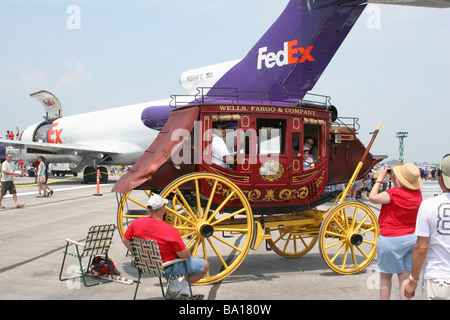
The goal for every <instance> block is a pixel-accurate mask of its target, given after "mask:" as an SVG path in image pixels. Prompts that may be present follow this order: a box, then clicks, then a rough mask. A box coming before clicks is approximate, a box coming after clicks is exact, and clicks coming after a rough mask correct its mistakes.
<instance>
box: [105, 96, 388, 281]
mask: <svg viewBox="0 0 450 320" xmlns="http://www.w3.org/2000/svg"><path fill="white" fill-rule="evenodd" d="M322 99H323V100H324V101H321V100H322ZM217 122H221V123H225V124H226V125H227V126H228V128H227V135H226V138H225V140H226V142H227V145H228V147H229V149H231V154H233V155H234V161H233V163H230V164H229V165H226V166H221V165H218V164H216V163H214V161H213V158H212V155H211V150H212V135H213V133H214V127H215V124H216V123H217ZM357 126H358V123H357V119H352V118H347V119H345V120H343V119H342V118H337V112H336V111H335V109H334V107H332V106H331V105H330V103H329V98H328V97H320V96H319V97H318V99H314V102H312V101H305V100H303V101H301V102H300V103H297V104H295V105H294V104H290V103H283V102H280V101H277V102H275V101H264V102H262V103H261V102H260V103H253V104H252V103H238V102H236V101H235V100H233V99H230V100H229V101H224V100H222V101H220V102H211V101H204V100H200V101H198V103H190V104H188V105H185V106H182V107H178V108H175V109H174V110H173V111H172V113H171V115H170V117H169V119H168V121H167V122H166V124H165V126H164V128H163V129H162V130H161V132H160V133H159V135H158V137H157V138H156V140H155V141H154V142H153V143H152V144H151V145H150V147H149V148H148V149H147V150H146V152H145V153H144V155H143V156H142V157H141V158H140V159H139V160H138V161H137V162H136V164H135V165H134V166H133V167H132V168H131V169H130V170H129V171H128V172H127V173H126V174H125V175H124V176H122V177H121V179H120V180H119V181H118V182H117V183H116V185H115V186H114V188H113V190H114V191H115V192H116V193H117V195H118V213H117V219H118V226H119V232H120V235H121V236H123V234H124V232H125V230H126V228H127V226H128V225H129V223H130V222H131V221H132V220H133V219H135V218H138V217H141V216H144V215H148V211H147V209H146V206H145V204H146V202H147V198H148V196H149V195H150V193H151V192H157V193H159V194H160V195H161V196H162V197H163V198H167V199H169V205H168V206H167V212H166V217H165V219H166V221H167V222H168V223H170V224H172V225H173V226H174V227H175V228H177V229H178V230H179V232H180V234H181V236H182V238H183V239H184V240H185V243H186V245H187V247H188V248H189V249H190V250H191V252H192V254H193V256H196V257H203V258H204V259H207V260H208V261H209V263H210V265H211V268H210V271H209V273H208V274H207V276H206V277H205V278H204V279H202V280H201V281H200V282H199V283H200V284H208V283H213V282H216V281H219V280H221V279H223V278H224V277H226V276H228V275H229V274H231V273H232V272H233V271H234V270H236V268H237V267H238V266H239V265H240V264H241V263H242V261H243V260H244V258H245V256H246V255H247V253H248V251H249V250H250V249H253V250H256V249H257V248H258V247H259V246H260V244H261V243H262V242H263V240H266V244H265V245H266V247H267V249H269V250H273V251H275V252H276V253H277V254H279V255H281V256H283V257H287V258H298V257H301V256H303V255H304V254H306V253H307V252H308V251H310V250H311V249H312V248H313V246H314V245H315V244H316V242H317V241H319V245H320V252H321V254H322V256H323V258H324V260H325V262H326V263H327V264H328V266H329V267H330V268H331V269H332V270H334V271H336V272H338V273H341V274H354V273H357V272H359V271H361V270H363V269H364V268H365V267H366V266H367V265H368V264H369V263H370V262H371V261H372V259H373V258H374V255H375V253H376V239H377V236H378V233H379V227H378V224H377V218H376V216H375V215H374V213H373V212H372V211H371V209H370V208H369V207H367V206H366V205H364V204H362V203H360V202H344V201H343V200H344V199H345V197H346V195H347V193H348V192H349V189H350V188H351V186H352V185H353V182H354V181H355V180H356V179H359V178H361V177H363V176H364V175H365V174H366V173H367V172H368V171H369V170H370V169H371V168H372V167H373V165H374V164H375V163H377V162H378V161H379V160H380V159H376V157H374V156H372V155H371V154H370V153H369V149H370V145H371V144H372V142H373V140H374V138H375V136H376V132H378V129H377V130H376V131H375V134H374V135H373V137H372V141H371V142H370V144H369V146H368V147H367V148H366V147H365V146H364V145H363V144H362V143H361V142H360V141H359V140H358V138H357V137H356V135H357V129H358V128H357ZM306 137H312V138H313V139H314V141H315V145H314V147H313V148H312V156H313V158H314V165H313V166H304V161H305V157H304V153H303V149H304V139H305V138H306ZM339 183H345V184H347V188H345V190H334V191H331V189H333V188H332V186H334V185H337V184H339Z"/></svg>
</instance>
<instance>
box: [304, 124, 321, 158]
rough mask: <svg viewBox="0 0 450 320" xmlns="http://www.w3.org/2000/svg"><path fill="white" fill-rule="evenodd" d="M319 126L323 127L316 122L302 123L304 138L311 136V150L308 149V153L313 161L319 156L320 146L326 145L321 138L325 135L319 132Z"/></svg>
mask: <svg viewBox="0 0 450 320" xmlns="http://www.w3.org/2000/svg"><path fill="white" fill-rule="evenodd" d="M321 127H322V128H324V126H320V125H318V124H305V125H304V140H307V139H311V138H312V140H313V142H314V144H313V147H312V150H310V154H311V155H312V158H313V159H314V160H315V161H317V160H318V159H319V158H320V157H321V154H320V147H321V146H326V144H324V141H322V140H321V139H323V138H325V135H323V134H321V133H320V128H321Z"/></svg>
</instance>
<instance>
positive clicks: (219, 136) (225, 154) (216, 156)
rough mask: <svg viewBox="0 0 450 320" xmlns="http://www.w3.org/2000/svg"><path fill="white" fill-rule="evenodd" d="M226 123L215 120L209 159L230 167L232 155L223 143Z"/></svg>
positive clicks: (232, 159) (232, 160) (224, 166)
mask: <svg viewBox="0 0 450 320" xmlns="http://www.w3.org/2000/svg"><path fill="white" fill-rule="evenodd" d="M227 127H228V125H227V124H226V123H224V122H215V123H214V127H213V132H212V150H211V158H212V159H211V160H212V162H213V163H215V164H217V165H219V166H221V167H223V168H226V169H231V168H230V166H229V165H230V164H234V157H233V156H232V155H231V154H230V151H229V150H228V148H227V145H226V144H225V141H224V138H225V136H226V134H227Z"/></svg>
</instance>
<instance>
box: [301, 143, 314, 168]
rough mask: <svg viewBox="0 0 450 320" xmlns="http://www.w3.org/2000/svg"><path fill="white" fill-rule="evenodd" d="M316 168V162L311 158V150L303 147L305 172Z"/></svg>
mask: <svg viewBox="0 0 450 320" xmlns="http://www.w3.org/2000/svg"><path fill="white" fill-rule="evenodd" d="M311 168H314V161H313V159H311V157H310V156H309V148H308V147H307V146H304V147H303V170H309V169H311Z"/></svg>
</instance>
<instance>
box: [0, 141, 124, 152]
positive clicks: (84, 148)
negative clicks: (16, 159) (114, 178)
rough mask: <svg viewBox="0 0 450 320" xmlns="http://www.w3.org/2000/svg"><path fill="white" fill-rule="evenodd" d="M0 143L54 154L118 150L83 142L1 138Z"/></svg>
mask: <svg viewBox="0 0 450 320" xmlns="http://www.w3.org/2000/svg"><path fill="white" fill-rule="evenodd" d="M0 144H4V145H7V146H12V147H15V148H18V149H24V148H32V149H36V150H43V151H46V152H53V153H55V154H70V155H85V154H91V155H92V154H93V153H98V154H117V153H119V151H118V150H117V149H116V148H113V147H109V148H107V147H106V146H105V148H98V147H96V146H92V145H84V144H55V143H46V142H24V141H16V140H4V141H3V140H2V141H0Z"/></svg>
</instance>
